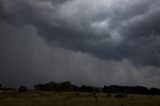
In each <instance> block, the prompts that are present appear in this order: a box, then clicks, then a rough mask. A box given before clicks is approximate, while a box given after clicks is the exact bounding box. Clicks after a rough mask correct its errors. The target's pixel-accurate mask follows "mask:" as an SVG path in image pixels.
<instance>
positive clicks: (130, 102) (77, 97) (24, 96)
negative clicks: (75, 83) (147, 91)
mask: <svg viewBox="0 0 160 106" xmlns="http://www.w3.org/2000/svg"><path fill="white" fill-rule="evenodd" d="M115 95H116V94H109V95H108V94H105V93H97V94H96V96H97V101H96V99H95V97H94V96H93V95H92V94H91V93H80V92H24V93H18V92H1V93H0V106H160V96H151V95H129V94H128V95H127V97H124V98H117V97H116V96H115Z"/></svg>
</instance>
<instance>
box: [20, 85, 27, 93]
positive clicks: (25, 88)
mask: <svg viewBox="0 0 160 106" xmlns="http://www.w3.org/2000/svg"><path fill="white" fill-rule="evenodd" d="M18 91H19V92H26V91H27V87H25V86H20V87H19V89H18Z"/></svg>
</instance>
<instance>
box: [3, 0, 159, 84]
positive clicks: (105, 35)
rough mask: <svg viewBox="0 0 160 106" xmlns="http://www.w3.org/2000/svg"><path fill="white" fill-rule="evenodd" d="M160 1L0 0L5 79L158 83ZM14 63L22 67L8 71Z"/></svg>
mask: <svg viewBox="0 0 160 106" xmlns="http://www.w3.org/2000/svg"><path fill="white" fill-rule="evenodd" d="M159 5H160V2H159V0H141V1H139V0H134V1H133V0H132V1H131V0H14V1H13V0H1V1H0V41H1V43H0V44H1V45H0V47H1V50H2V51H3V52H1V55H0V56H1V61H0V62H1V64H2V65H1V69H2V70H3V69H4V71H3V72H2V73H3V74H1V81H4V82H5V78H3V76H7V78H9V77H11V80H14V78H15V77H16V78H17V79H15V80H18V79H23V78H19V77H24V79H25V78H26V79H27V80H29V77H30V76H31V77H32V78H31V80H32V79H34V77H35V76H36V77H37V78H35V80H34V82H36V81H39V79H43V80H49V79H54V80H60V79H61V80H66V79H69V80H75V79H76V80H75V82H78V81H81V83H83V82H85V83H90V82H92V83H94V82H97V83H101V85H102V84H104V83H110V84H112V83H119V84H121V83H125V84H131V83H132V84H138V83H139V84H142V85H143V84H144V85H147V86H151V85H152V84H151V83H152V82H154V85H155V86H157V84H158V82H159V80H160V79H159V78H158V76H159V75H160V73H159V70H160V69H159V66H160V46H159V45H160V20H159V18H160V15H159V14H160V8H159ZM41 37H42V38H41ZM31 39H32V40H31ZM30 40H31V41H30ZM43 40H44V41H45V42H44V41H43ZM46 43H47V44H46ZM48 45H49V46H48ZM59 48H60V49H59ZM75 51H76V52H75ZM92 56H93V57H92ZM17 57H20V58H17ZM117 60H118V61H117ZM106 64H107V65H106ZM133 64H134V65H133ZM137 65H140V66H142V67H137ZM12 69H13V70H17V71H15V74H13V75H10V76H9V75H8V74H7V73H9V72H10V70H12ZM99 69H100V70H99ZM21 70H23V71H21ZM27 70H30V72H28V71H27ZM44 70H47V71H44ZM53 70H54V71H53ZM63 70H65V71H63ZM75 70H77V71H75ZM91 70H92V71H91ZM97 70H98V71H97ZM110 70H111V71H110ZM128 70H129V71H128ZM145 70H146V71H145ZM111 72H112V73H111ZM17 73H23V74H22V75H21V74H19V75H17ZM28 73H31V74H28ZM37 73H39V74H40V75H37ZM91 73H92V74H91ZM25 74H26V75H25ZM17 76H18V77H17ZM25 76H26V77H25ZM106 76H107V78H106ZM41 77H42V78H41ZM52 77H54V78H52ZM82 77H83V78H82ZM145 77H147V78H150V79H145ZM152 77H153V78H152ZM82 79H83V80H82ZM119 79H121V80H119ZM106 80H107V81H106ZM21 81H22V80H20V81H19V83H20V82H21ZM25 81H26V80H25ZM25 81H24V80H23V81H22V82H25ZM26 82H27V81H26ZM17 83H18V82H17Z"/></svg>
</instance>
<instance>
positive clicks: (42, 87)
mask: <svg viewBox="0 0 160 106" xmlns="http://www.w3.org/2000/svg"><path fill="white" fill-rule="evenodd" d="M33 87H34V89H35V90H36V91H70V92H96V93H98V92H104V93H127V94H148V95H160V89H158V88H150V89H149V88H147V87H144V86H118V85H110V86H106V85H105V86H104V87H93V86H88V85H82V86H76V85H74V84H72V83H71V82H70V81H64V82H59V83H56V82H54V81H51V82H47V83H43V84H41V83H39V84H36V85H34V86H33ZM0 90H15V88H5V87H2V85H1V84H0ZM18 90H19V92H24V91H27V90H28V89H27V87H25V86H20V87H19V89H18Z"/></svg>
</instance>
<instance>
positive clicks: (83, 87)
mask: <svg viewBox="0 0 160 106" xmlns="http://www.w3.org/2000/svg"><path fill="white" fill-rule="evenodd" d="M80 91H82V92H93V87H92V86H86V85H82V86H81V87H80Z"/></svg>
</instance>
